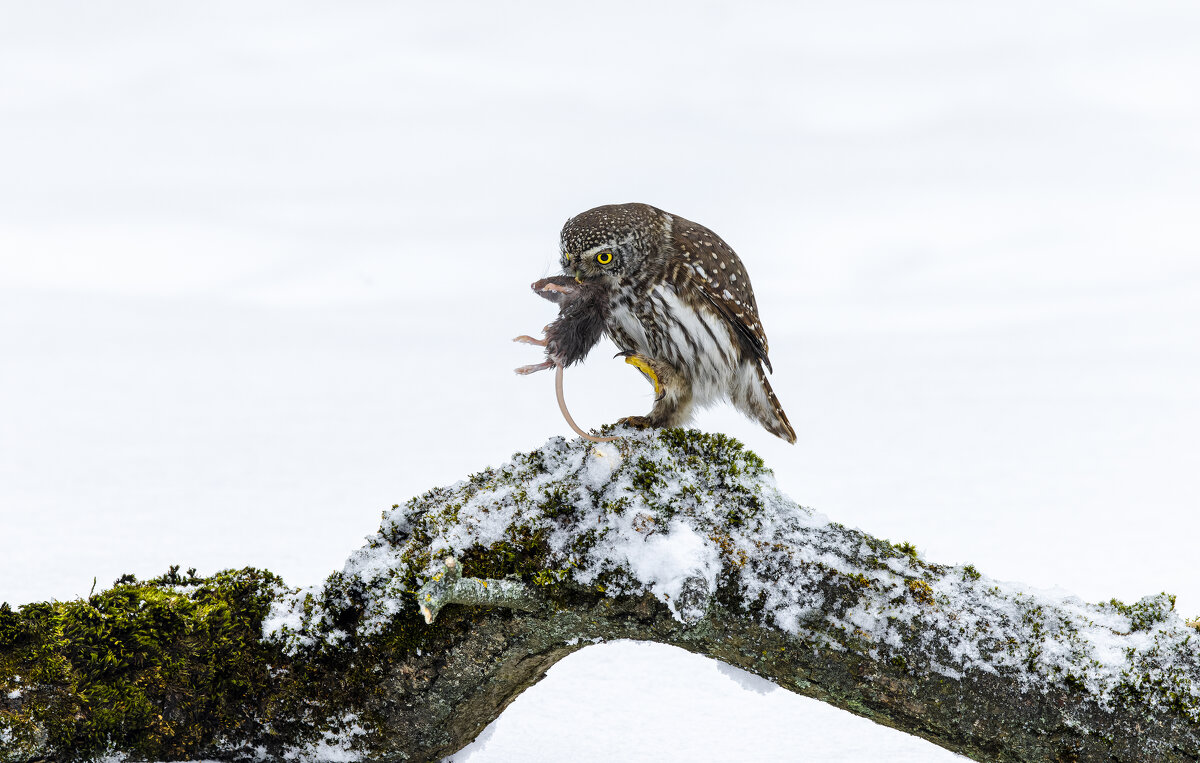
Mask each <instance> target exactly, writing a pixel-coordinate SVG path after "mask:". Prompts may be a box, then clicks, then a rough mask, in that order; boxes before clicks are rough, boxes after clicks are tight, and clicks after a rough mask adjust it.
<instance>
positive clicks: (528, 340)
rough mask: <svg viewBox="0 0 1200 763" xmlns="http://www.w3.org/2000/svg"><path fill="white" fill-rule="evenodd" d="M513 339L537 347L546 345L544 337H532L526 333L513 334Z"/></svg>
mask: <svg viewBox="0 0 1200 763" xmlns="http://www.w3.org/2000/svg"><path fill="white" fill-rule="evenodd" d="M513 341H514V342H520V343H521V344H536V345H537V346H538V347H545V346H546V340H545V339H534V338H533V337H531V336H529V335H528V334H521V336H515V337H513Z"/></svg>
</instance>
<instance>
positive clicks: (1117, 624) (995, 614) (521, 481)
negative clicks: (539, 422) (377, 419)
mask: <svg viewBox="0 0 1200 763" xmlns="http://www.w3.org/2000/svg"><path fill="white" fill-rule="evenodd" d="M615 433H616V434H619V435H620V438H619V439H617V440H615V441H613V442H605V443H591V442H585V441H583V440H574V441H567V440H564V439H561V438H555V439H552V440H550V441H549V442H548V443H547V444H546V445H545V446H543V447H542V448H540V449H538V450H535V451H532V452H529V453H523V454H517V455H515V456H514V457H513V459H512V460H511V461H510V462H509V463H507V464H504V465H502V466H499V467H496V468H491V469H486V470H484V471H482V472H480V473H478V474H475V475H472V476H470V477H469V478H467V479H466V480H463V481H462V482H459V483H457V484H455V485H451V486H449V487H444V488H437V489H434V490H431V491H429V492H427V493H425V494H424V495H421V496H418V497H416V498H413V499H412V500H410V501H408V502H407V503H406V504H404V505H403V506H400V505H397V506H395V507H393V509H392V511H390V512H388V513H386V514H385V516H384V519H383V522H382V526H381V527H380V530H379V532H378V533H376V534H375V535H373V536H370V537H369V538H368V542H367V544H366V545H365V546H364V547H363V548H361V549H359V550H358V551H356V552H355V553H354V554H352V555H351V556H350V558H349V559H348V561H347V562H346V565H345V567H344V568H343V569H342V570H341V571H339V572H335V573H334V574H332V575H330V576H329V578H328V579H327V580H326V581H325V582H324V583H323V584H322V585H318V586H313V587H311V588H307V589H293V588H288V587H286V586H284V585H283V584H282V582H280V581H279V580H278V578H275V577H274V576H272V575H270V574H269V573H263V572H260V571H254V570H244V571H240V572H226V573H220V574H219V575H217V576H214V577H213V578H209V579H201V578H192V577H189V578H186V579H185V578H180V577H179V576H178V575H175V576H174V577H169V578H168V577H167V576H164V578H162V579H159V580H156V581H149V582H147V583H137V581H134V580H124V579H123V580H122V581H118V584H117V585H115V586H114V587H113V588H112V589H110V590H109V591H105V592H102V593H100V594H96V595H95V596H93V597H91V598H90V599H89V600H88V601H87V602H67V603H61V602H51V603H49V604H36V605H27V606H26V607H22V608H20V610H19V611H14V610H12V609H10V608H0V763H5V762H7V761H14V762H15V761H27V760H32V759H35V758H38V757H42V758H45V757H55V756H58V757H63V758H69V757H71V756H72V755H76V753H77V752H78V751H79V750H85V751H88V752H89V753H96V754H100V753H104V754H110V753H112V754H117V753H120V754H126V755H129V756H134V757H136V756H142V757H143V758H151V759H153V758H157V759H179V758H182V757H192V758H196V757H204V758H210V759H216V760H242V759H250V758H254V759H261V758H262V757H263V756H264V755H265V756H267V757H278V758H287V759H291V760H328V759H338V760H356V759H381V758H387V759H408V760H428V759H437V758H440V757H442V756H445V755H448V754H450V753H452V752H454V751H455V750H457V749H460V748H461V747H463V746H464V745H466V744H467V743H469V742H470V741H471V740H472V739H473V738H474V737H475V736H476V735H477V734H478V733H479V732H480V731H482V729H483V728H484V727H485V726H486V725H487V724H488V723H490V722H491V721H492V720H493V719H494V718H495V717H496V716H497V715H498V714H499V713H500V712H501V711H502V710H503V708H504V707H506V706H507V704H508V703H509V702H511V701H512V699H513V697H515V696H516V695H517V694H519V693H520V692H521V691H523V690H524V689H526V688H528V687H529V686H530V685H532V684H533V683H536V682H537V681H538V680H539V679H540V678H541V677H542V675H544V673H545V671H546V670H547V669H548V668H549V667H550V666H551V665H553V664H554V663H555V662H556V661H557V660H559V659H561V658H562V657H564V656H566V655H567V654H569V653H571V652H572V651H574V650H576V649H580V648H582V647H583V646H584V645H586V644H587V643H592V642H595V641H598V640H608V639H618V638H629V639H640V640H649V641H657V642H660V643H664V644H672V645H675V646H679V647H682V648H684V649H688V650H690V651H693V652H697V653H700V654H705V655H708V656H710V657H713V658H715V659H719V660H722V661H724V662H727V663H729V664H731V665H734V666H737V667H739V668H742V669H744V670H747V671H750V672H752V673H755V674H757V675H759V676H762V677H764V678H766V679H768V680H771V681H774V682H775V683H777V684H778V685H780V686H782V687H784V688H786V689H789V690H792V691H795V692H799V693H802V694H806V695H808V696H812V697H816V698H818V699H820V700H822V701H825V702H828V703H830V704H833V705H835V706H837V707H841V708H844V709H846V710H849V711H850V712H854V713H856V714H859V715H863V716H866V717H868V718H871V719H872V720H875V721H877V722H879V723H883V724H886V725H889V726H892V727H895V728H898V729H901V730H903V731H906V732H908V733H911V734H915V735H918V736H921V737H924V738H926V739H929V740H930V741H932V742H934V743H936V744H939V745H941V746H943V747H945V748H947V749H950V750H953V751H956V752H959V753H961V754H963V755H966V756H968V757H971V758H973V759H976V760H996V759H1004V760H1013V761H1042V760H1055V761H1070V760H1078V761H1086V760H1111V761H1138V762H1145V763H1150V762H1151V761H1153V762H1154V763H1170V762H1172V761H1193V762H1194V761H1200V633H1197V631H1196V629H1195V628H1193V627H1189V624H1188V623H1186V622H1185V621H1184V620H1183V619H1182V618H1180V617H1179V615H1178V614H1177V613H1176V612H1175V611H1174V600H1173V598H1172V597H1171V596H1169V595H1167V594H1157V595H1151V596H1147V597H1145V598H1143V599H1141V600H1140V601H1137V602H1134V603H1123V602H1119V601H1116V600H1111V601H1108V602H1101V603H1096V604H1089V603H1085V602H1083V601H1080V600H1079V599H1077V598H1074V597H1070V596H1061V595H1049V594H1045V593H1042V592H1038V591H1034V590H1032V589H1029V588H1025V587H1022V586H1019V585H1015V584H1010V583H1002V582H999V581H996V580H992V579H990V578H988V577H987V576H985V575H984V574H982V573H981V572H980V571H978V570H976V569H975V568H974V567H972V566H970V565H966V566H948V565H941V564H937V563H935V562H933V561H930V560H927V559H925V558H923V557H922V556H921V555H920V554H919V553H918V552H917V550H916V548H915V547H913V546H912V545H910V544H907V543H901V544H894V543H890V542H888V541H886V540H882V539H879V538H875V537H872V536H870V535H868V534H866V533H864V532H861V531H859V530H856V529H852V528H847V527H845V526H842V525H840V524H838V523H836V522H832V521H830V520H829V519H828V518H826V517H823V516H821V515H819V514H817V513H815V512H813V511H811V510H810V509H807V508H804V507H802V506H800V505H798V504H796V503H795V502H794V501H792V500H791V499H790V498H788V497H787V496H785V495H783V494H782V493H781V492H780V491H779V490H778V489H777V487H776V485H775V481H774V478H773V475H772V474H771V472H770V470H769V469H767V467H766V465H765V464H764V463H763V462H762V460H761V459H759V458H758V457H757V456H756V455H754V454H753V453H751V452H749V451H747V450H746V449H745V448H743V447H742V445H741V444H740V443H738V442H737V441H736V440H733V439H731V438H728V437H725V436H723V435H717V434H705V433H701V432H696V431H689V430H678V429H673V430H662V431H657V432H635V431H632V430H617V431H616V432H615ZM248 634H250V635H248ZM6 696H7V697H8V699H5V697H6ZM98 697H99V698H105V700H104V701H105V702H107V703H108V704H106V705H104V707H117V706H119V707H121V708H123V709H122V710H121V711H120V712H109V711H102V710H101V709H100V706H99V705H95V704H89V703H95V702H97V700H95V699H94V698H98ZM114 698H115V699H114ZM181 698H182V699H181ZM189 698H191V699H189ZM201 698H204V699H203V701H201ZM209 698H212V699H211V700H210V699H209ZM114 702H119V704H118V705H114V704H113V703H114ZM88 745H90V746H88ZM76 757H78V755H76Z"/></svg>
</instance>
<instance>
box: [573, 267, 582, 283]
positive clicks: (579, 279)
mask: <svg viewBox="0 0 1200 763" xmlns="http://www.w3.org/2000/svg"><path fill="white" fill-rule="evenodd" d="M575 283H583V274H582V273H581V272H580V271H578V270H576V271H575Z"/></svg>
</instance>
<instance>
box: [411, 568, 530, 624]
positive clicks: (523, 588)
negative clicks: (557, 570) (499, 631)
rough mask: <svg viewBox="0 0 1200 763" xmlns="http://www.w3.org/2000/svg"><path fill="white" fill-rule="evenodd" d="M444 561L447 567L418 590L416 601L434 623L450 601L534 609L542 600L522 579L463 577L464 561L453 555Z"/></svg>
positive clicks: (473, 605)
mask: <svg viewBox="0 0 1200 763" xmlns="http://www.w3.org/2000/svg"><path fill="white" fill-rule="evenodd" d="M442 564H443V567H444V568H445V569H444V570H442V571H440V572H436V573H434V575H433V576H432V577H431V578H430V580H429V582H428V583H426V584H425V585H423V586H421V589H420V590H419V591H417V601H418V602H419V603H420V608H421V614H422V615H424V617H425V622H426V623H433V620H434V618H436V617H437V615H438V612H440V611H441V610H442V607H444V606H446V605H447V604H465V605H467V606H471V607H506V608H508V609H517V610H531V609H537V608H538V607H539V606H541V605H542V603H543V602H542V599H541V597H539V596H538V595H537V594H536V593H535V592H534V591H533V590H532V589H531V588H529V586H527V585H525V584H524V583H522V582H521V581H520V580H495V579H485V578H464V577H463V576H462V565H461V564H460V563H459V562H458V560H457V559H455V558H454V557H452V556H448V557H446V559H445V560H444V561H443V563H442Z"/></svg>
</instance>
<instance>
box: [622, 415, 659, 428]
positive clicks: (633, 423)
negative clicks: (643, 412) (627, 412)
mask: <svg viewBox="0 0 1200 763" xmlns="http://www.w3.org/2000/svg"><path fill="white" fill-rule="evenodd" d="M617 426H627V427H633V428H634V429H654V428H655V426H654V423H653V422H652V421H650V419H648V418H646V417H645V416H626V417H625V418H623V419H617Z"/></svg>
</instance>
